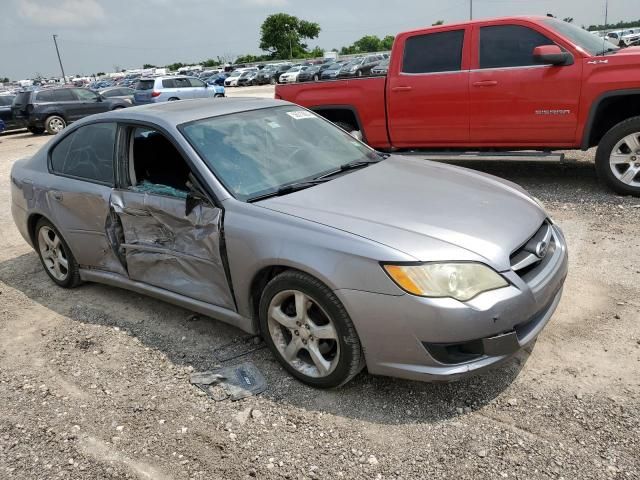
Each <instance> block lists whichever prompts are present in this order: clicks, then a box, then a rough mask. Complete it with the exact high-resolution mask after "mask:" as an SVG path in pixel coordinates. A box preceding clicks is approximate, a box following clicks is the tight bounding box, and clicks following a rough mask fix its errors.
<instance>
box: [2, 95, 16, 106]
mask: <svg viewBox="0 0 640 480" xmlns="http://www.w3.org/2000/svg"><path fill="white" fill-rule="evenodd" d="M12 103H13V97H7V96H1V97H0V105H3V106H7V105H11V104H12Z"/></svg>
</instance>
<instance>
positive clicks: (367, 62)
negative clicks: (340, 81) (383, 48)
mask: <svg viewBox="0 0 640 480" xmlns="http://www.w3.org/2000/svg"><path fill="white" fill-rule="evenodd" d="M381 61H382V59H381V58H380V57H379V56H378V55H367V56H366V57H361V58H356V59H354V60H351V61H350V62H349V63H347V64H345V65H344V66H343V67H342V68H341V69H340V72H339V73H338V78H346V77H365V76H368V75H371V70H372V69H373V67H375V66H376V65H378V64H379V63H380V62H381Z"/></svg>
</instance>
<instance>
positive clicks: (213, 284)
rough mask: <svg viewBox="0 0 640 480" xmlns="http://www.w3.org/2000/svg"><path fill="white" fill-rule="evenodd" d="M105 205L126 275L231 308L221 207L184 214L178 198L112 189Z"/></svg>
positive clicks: (183, 201) (210, 207) (180, 200)
mask: <svg viewBox="0 0 640 480" xmlns="http://www.w3.org/2000/svg"><path fill="white" fill-rule="evenodd" d="M110 206H111V210H112V212H113V213H114V215H116V216H117V218H118V219H119V222H120V227H121V236H120V238H119V239H118V240H116V241H117V242H118V243H119V245H117V246H116V247H117V249H118V251H119V252H120V253H121V257H122V258H123V261H124V263H125V266H126V269H127V271H128V274H129V278H130V279H132V280H135V281H138V282H142V283H146V284H149V285H153V286H155V287H159V288H162V289H165V290H168V291H171V292H174V293H178V294H181V295H184V296H187V297H189V298H193V299H196V300H200V301H202V302H206V303H210V304H213V305H217V306H220V307H224V308H227V309H230V310H235V306H234V302H233V298H232V295H231V289H230V287H229V282H228V281H227V276H226V273H225V268H224V264H223V260H222V255H221V249H220V240H221V227H222V210H221V209H219V208H217V207H214V206H210V205H205V204H200V205H197V206H196V207H195V208H194V209H193V210H192V211H191V212H190V213H189V215H186V211H185V210H186V200H185V199H183V198H177V197H172V196H165V195H155V194H149V193H140V192H134V191H130V190H114V192H113V193H112V195H111V201H110Z"/></svg>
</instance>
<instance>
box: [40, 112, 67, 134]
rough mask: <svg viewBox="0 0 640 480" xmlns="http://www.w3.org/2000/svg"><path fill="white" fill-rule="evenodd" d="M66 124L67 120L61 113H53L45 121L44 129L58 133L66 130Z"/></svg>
mask: <svg viewBox="0 0 640 480" xmlns="http://www.w3.org/2000/svg"><path fill="white" fill-rule="evenodd" d="M66 126H67V122H65V120H64V118H62V117H60V116H59V115H51V116H50V117H47V119H46V120H45V121H44V129H45V130H46V131H47V133H48V134H50V135H57V134H58V133H60V132H61V131H62V130H64V129H65V128H66Z"/></svg>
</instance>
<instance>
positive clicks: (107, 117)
mask: <svg viewBox="0 0 640 480" xmlns="http://www.w3.org/2000/svg"><path fill="white" fill-rule="evenodd" d="M11 187H12V199H13V201H12V212H13V217H14V219H15V223H16V225H17V226H18V228H19V229H20V232H21V233H22V235H23V236H24V238H25V240H26V241H27V242H29V243H30V244H31V245H32V246H33V247H34V248H35V250H36V252H37V253H38V254H39V256H40V259H41V261H42V265H43V267H44V270H45V271H46V273H47V274H48V275H49V277H50V278H51V279H52V280H53V281H54V282H55V283H57V284H58V285H60V286H61V287H65V288H71V287H75V286H77V285H79V284H80V283H81V282H82V281H90V282H101V283H105V284H109V285H113V286H117V287H122V288H126V289H129V290H133V291H136V292H140V293H144V294H148V295H151V296H154V297H157V298H160V299H163V300H165V301H168V302H171V303H174V304H177V305H181V306H183V307H185V308H188V309H191V310H194V311H196V312H199V313H202V314H205V315H209V316H211V317H215V318H217V319H220V320H223V321H226V322H228V323H230V324H233V325H235V326H237V327H239V328H241V329H242V330H245V331H247V332H250V333H255V334H260V335H262V336H263V338H264V339H265V342H266V343H267V345H268V346H269V347H270V349H271V350H272V352H273V354H274V355H275V356H276V357H277V358H278V360H279V361H280V362H281V364H282V365H283V367H284V368H285V369H286V370H287V371H289V372H290V373H291V374H292V375H293V376H295V377H296V378H298V379H299V380H301V381H303V382H305V383H308V384H310V385H313V386H317V387H335V386H338V385H341V384H344V383H345V382H347V381H348V380H350V379H351V378H352V377H353V376H354V375H356V374H357V373H358V372H359V371H360V370H361V369H362V368H363V367H364V366H365V365H366V367H367V369H368V371H369V373H371V374H376V375H391V376H396V377H403V378H409V379H415V380H425V381H433V380H438V381H442V380H445V381H448V380H452V379H456V378H459V377H461V376H464V375H468V374H470V373H472V372H478V371H481V370H483V369H485V368H487V367H490V366H493V365H495V364H497V363H499V362H501V361H503V360H504V359H506V358H508V357H509V356H511V355H513V354H514V353H515V352H517V351H518V350H520V349H521V348H523V347H525V346H527V345H529V344H531V343H532V342H533V341H534V340H535V338H536V337H537V335H538V334H539V333H540V331H541V330H542V329H543V328H544V326H545V325H546V323H547V322H548V321H549V319H550V318H551V316H552V314H553V312H554V310H555V309H556V306H557V305H558V302H559V301H560V296H561V292H562V286H563V283H564V279H565V276H566V274H567V249H566V244H565V240H564V238H563V236H562V232H561V231H560V229H559V228H558V226H557V225H556V224H555V223H554V222H553V221H552V220H551V219H550V218H549V217H548V216H547V215H546V214H545V212H544V210H543V209H542V208H541V206H540V205H539V204H538V203H537V202H536V201H535V200H534V199H533V198H532V197H530V196H529V195H528V194H527V193H526V192H525V191H523V190H522V189H521V188H519V187H518V186H516V185H514V184H512V183H509V182H506V181H503V180H500V179H498V178H495V177H492V176H489V175H484V174H481V173H477V172H474V171H471V170H467V169H463V168H458V167H453V166H447V165H443V164H438V163H432V162H429V161H425V160H419V159H414V158H406V157H399V156H393V155H391V156H390V155H387V154H382V153H379V152H376V151H374V150H371V149H370V148H369V147H367V146H366V145H364V144H363V143H361V142H359V141H357V140H356V139H354V138H352V137H351V136H349V135H348V134H347V133H346V132H344V131H342V130H341V129H339V128H337V127H336V126H334V125H333V124H331V123H329V122H328V121H326V120H324V119H323V118H321V117H318V116H316V115H315V114H314V113H312V112H310V111H308V110H305V109H303V108H301V107H298V106H295V105H292V104H290V103H287V102H283V101H279V100H266V99H264V100H261V99H229V100H227V101H225V102H217V103H211V101H208V100H187V101H184V102H169V103H162V104H156V105H148V106H143V107H135V108H129V109H126V110H122V111H117V112H110V113H106V114H101V115H94V116H92V117H89V118H87V119H84V120H82V121H79V122H77V123H74V124H73V125H72V126H71V127H69V128H68V129H65V130H64V131H63V132H61V133H60V134H58V135H57V136H56V137H55V138H54V139H53V140H52V141H51V142H50V143H48V144H47V145H45V146H44V147H43V148H42V149H41V150H40V151H39V152H38V153H36V154H35V155H34V156H33V157H31V158H29V159H25V160H21V161H19V162H16V163H15V165H14V167H13V170H12V172H11Z"/></svg>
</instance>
